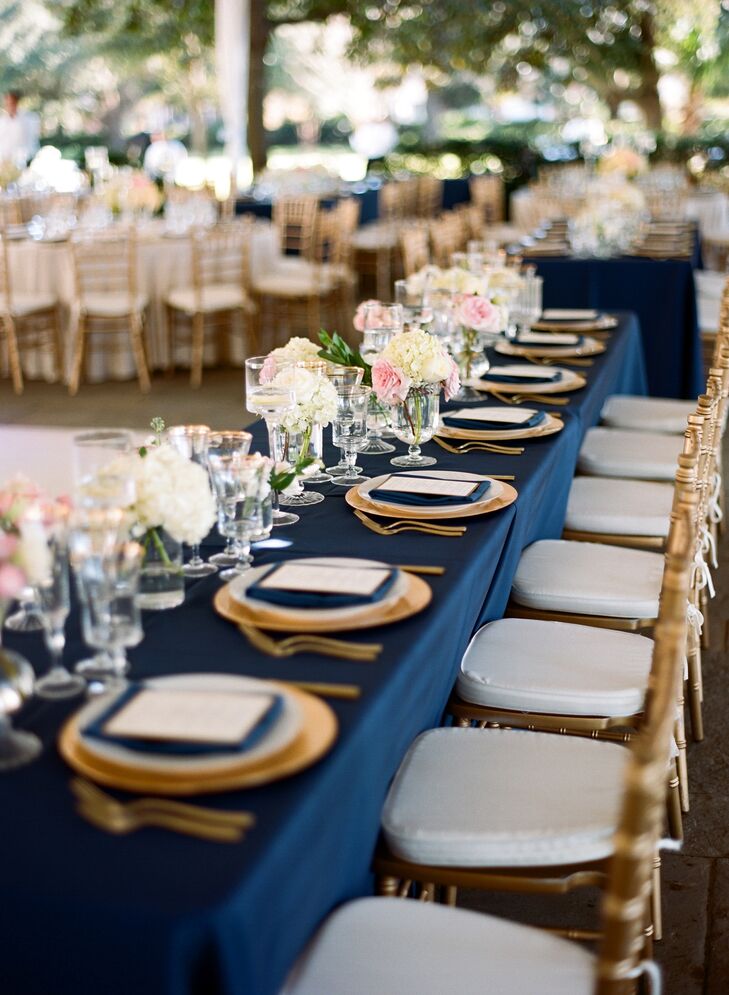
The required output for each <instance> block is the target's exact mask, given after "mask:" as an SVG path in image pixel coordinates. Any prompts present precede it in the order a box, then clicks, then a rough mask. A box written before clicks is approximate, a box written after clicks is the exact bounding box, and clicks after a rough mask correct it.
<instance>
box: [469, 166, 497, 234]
mask: <svg viewBox="0 0 729 995" xmlns="http://www.w3.org/2000/svg"><path fill="white" fill-rule="evenodd" d="M468 189H469V191H470V194H471V202H472V203H474V204H477V205H478V207H479V208H480V209H481V216H482V217H483V219H484V221H485V222H486V223H487V224H495V223H497V222H501V221H503V220H504V181H503V180H502V179H501V177H500V176H494V175H489V176H472V177H471V179H470V180H469V181H468Z"/></svg>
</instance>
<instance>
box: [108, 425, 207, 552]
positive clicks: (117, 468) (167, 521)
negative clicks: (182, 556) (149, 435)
mask: <svg viewBox="0 0 729 995" xmlns="http://www.w3.org/2000/svg"><path fill="white" fill-rule="evenodd" d="M108 469H109V472H110V473H114V474H123V473H128V474H130V475H131V476H132V478H133V480H134V483H135V488H136V500H135V503H134V505H133V506H132V509H131V510H132V512H133V514H134V516H135V518H136V520H137V523H138V525H139V527H140V529H143V530H144V531H146V530H147V529H154V528H159V527H161V528H163V529H166V530H167V532H169V534H170V535H171V536H172V538H173V539H175V540H177V542H185V543H188V544H189V545H193V544H194V543H199V542H202V540H203V539H204V538H205V536H206V535H207V534H208V532H209V531H210V529H211V528H212V526H213V523H214V522H215V518H216V507H215V499H214V497H213V494H212V491H211V489H210V481H209V479H208V475H207V473H206V472H205V470H204V469H203V467H202V466H200V465H199V464H198V463H193V462H192V461H191V460H189V459H186V458H185V457H184V456H183V455H182V454H181V453H179V452H178V451H177V450H176V449H174V448H173V447H172V446H169V445H166V444H163V445H161V446H149V447H148V448H147V449H146V454H145V455H144V456H140V455H139V454H138V453H129V454H127V455H124V456H120V457H118V458H117V459H116V460H114V461H113V463H111V464H110V465H109V468H108Z"/></svg>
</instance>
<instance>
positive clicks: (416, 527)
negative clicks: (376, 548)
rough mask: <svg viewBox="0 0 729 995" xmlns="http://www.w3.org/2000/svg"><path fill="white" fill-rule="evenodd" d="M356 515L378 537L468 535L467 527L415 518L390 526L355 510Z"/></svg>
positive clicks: (449, 536) (452, 536)
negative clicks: (408, 534) (415, 533)
mask: <svg viewBox="0 0 729 995" xmlns="http://www.w3.org/2000/svg"><path fill="white" fill-rule="evenodd" d="M354 513H355V515H356V516H357V518H358V519H359V520H360V522H362V524H363V525H364V526H365V527H366V528H368V529H369V530H370V531H371V532H376V533H377V534H378V535H383V536H394V535H398V534H399V533H400V532H419V533H421V535H435V536H442V537H443V538H447V537H448V538H456V537H457V536H462V535H465V533H466V526H465V525H460V526H455V525H435V524H434V523H431V522H429V521H426V520H424V519H414V518H413V519H406V520H403V521H397V522H393V523H392V524H390V525H380V523H379V522H375V521H374V520H373V519H372V518H369V517H368V516H367V515H365V513H364V512H363V511H359V510H358V509H355V512H354Z"/></svg>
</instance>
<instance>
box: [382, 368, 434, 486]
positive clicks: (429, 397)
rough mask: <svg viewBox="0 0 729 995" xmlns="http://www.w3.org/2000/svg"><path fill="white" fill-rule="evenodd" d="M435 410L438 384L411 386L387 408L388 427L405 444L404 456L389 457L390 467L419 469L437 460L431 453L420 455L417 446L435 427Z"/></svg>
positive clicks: (431, 436) (426, 438) (428, 437)
mask: <svg viewBox="0 0 729 995" xmlns="http://www.w3.org/2000/svg"><path fill="white" fill-rule="evenodd" d="M439 410H440V384H425V385H424V386H422V387H413V388H411V389H410V390H409V391H408V394H407V397H406V398H405V400H404V401H402V402H401V403H399V404H394V405H393V406H392V407H391V409H390V411H391V412H392V430H393V432H394V433H395V436H396V437H397V438H398V439H400V441H401V442H406V443H407V444H408V454H407V456H396V457H395V458H394V459H391V460H390V463H391V464H392V465H393V466H404V467H408V468H410V469H421V468H422V467H426V466H433V465H434V464H435V463H437V460H436V459H434V458H433V457H432V456H423V455H422V453H421V452H420V446H421V444H422V443H423V442H428V441H429V440H430V439H432V438H433V433H434V432H435V430H436V428H437V427H438V413H439Z"/></svg>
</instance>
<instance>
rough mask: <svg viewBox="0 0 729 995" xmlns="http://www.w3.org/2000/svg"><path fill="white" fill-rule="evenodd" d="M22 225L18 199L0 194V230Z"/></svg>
mask: <svg viewBox="0 0 729 995" xmlns="http://www.w3.org/2000/svg"><path fill="white" fill-rule="evenodd" d="M22 224H23V213H22V211H21V209H20V198H19V197H12V196H8V195H7V194H3V193H0V228H3V229H5V228H8V227H11V226H12V225H22Z"/></svg>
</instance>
